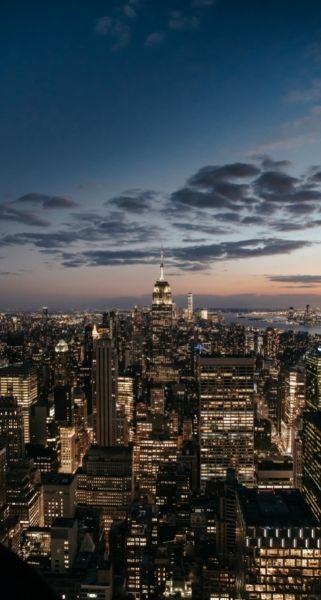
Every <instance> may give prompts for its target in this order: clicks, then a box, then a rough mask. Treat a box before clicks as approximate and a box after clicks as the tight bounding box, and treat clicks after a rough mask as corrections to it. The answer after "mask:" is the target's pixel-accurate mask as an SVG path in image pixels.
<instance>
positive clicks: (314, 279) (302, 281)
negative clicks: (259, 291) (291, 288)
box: [266, 275, 321, 287]
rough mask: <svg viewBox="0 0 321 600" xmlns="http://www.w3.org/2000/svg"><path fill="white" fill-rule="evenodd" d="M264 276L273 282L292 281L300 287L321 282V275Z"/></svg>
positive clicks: (316, 284)
mask: <svg viewBox="0 0 321 600" xmlns="http://www.w3.org/2000/svg"><path fill="white" fill-rule="evenodd" d="M266 278H267V279H269V281H273V282H274V283H292V284H295V285H297V286H300V287H302V286H304V287H312V286H313V285H315V286H319V285H320V284H321V275H266Z"/></svg>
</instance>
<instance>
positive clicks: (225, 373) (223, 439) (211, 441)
mask: <svg viewBox="0 0 321 600" xmlns="http://www.w3.org/2000/svg"><path fill="white" fill-rule="evenodd" d="M198 383H199V402H200V404H199V440H200V476H201V486H202V487H203V488H204V487H205V485H206V482H207V481H208V480H210V479H216V480H218V479H221V480H224V479H225V476H226V471H227V469H228V468H234V469H235V470H236V473H237V477H238V479H239V481H240V482H241V483H244V484H247V485H253V483H254V360H253V359H252V358H239V357H230V358H215V357H208V356H200V357H199V362H198Z"/></svg>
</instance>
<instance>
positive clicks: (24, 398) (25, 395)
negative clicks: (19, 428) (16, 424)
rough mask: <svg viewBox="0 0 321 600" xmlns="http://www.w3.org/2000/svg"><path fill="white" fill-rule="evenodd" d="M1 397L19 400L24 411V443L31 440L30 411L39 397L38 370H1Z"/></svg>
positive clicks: (18, 368) (24, 368)
mask: <svg viewBox="0 0 321 600" xmlns="http://www.w3.org/2000/svg"><path fill="white" fill-rule="evenodd" d="M0 396H11V397H13V398H16V399H17V403H18V406H20V407H21V409H22V419H23V437H24V443H25V444H27V443H29V442H30V441H31V440H30V411H31V406H32V405H33V404H34V402H36V400H37V397H38V383H37V370H36V369H35V368H34V367H30V366H28V365H21V366H20V365H19V366H9V367H3V368H2V369H0Z"/></svg>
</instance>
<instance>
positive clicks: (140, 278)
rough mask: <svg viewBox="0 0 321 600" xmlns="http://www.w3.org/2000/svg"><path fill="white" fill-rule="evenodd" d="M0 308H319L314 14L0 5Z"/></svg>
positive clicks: (137, 2)
mask: <svg viewBox="0 0 321 600" xmlns="http://www.w3.org/2000/svg"><path fill="white" fill-rule="evenodd" d="M0 76H1V92H0V139H1V144H0V173H1V178H0V310H7V309H12V310H15V309H21V308H26V309H27V308H28V309H29V308H37V307H41V306H42V305H48V306H49V307H55V308H59V307H62V308H70V309H72V308H78V307H81V308H90V307H92V308H96V307H107V308H108V307H111V306H122V307H124V306H130V305H133V304H137V303H149V302H150V296H151V292H152V289H153V285H154V282H155V279H156V278H157V277H158V275H159V255H160V250H161V248H162V247H163V248H164V252H165V272H166V276H167V279H168V280H169V282H170V284H171V287H172V291H173V295H174V298H176V299H177V300H178V302H179V303H184V302H185V296H186V294H187V293H188V292H189V291H192V292H193V293H194V295H195V298H196V300H195V303H196V304H197V303H198V301H199V302H202V303H203V305H204V304H207V305H217V306H223V307H224V306H231V307H233V306H243V307H246V306H249V307H255V306H260V307H262V306H266V307H274V306H275V307H279V306H284V307H286V306H288V305H290V304H294V305H296V306H303V305H304V304H305V303H306V302H310V303H311V304H312V305H313V306H321V269H320V233H321V4H320V1H319V0H315V1H314V0H305V1H301V0H282V2H280V1H279V0H270V1H269V2H265V1H264V0H263V1H262V2H261V1H256V2H255V1H254V0H184V1H182V0H124V1H120V0H118V1H114V0H90V1H89V0H68V2H66V1H65V0H55V1H51V0H47V1H46V2H43V0H30V1H29V2H25V0H10V1H9V0H6V1H4V2H2V3H1V6H0Z"/></svg>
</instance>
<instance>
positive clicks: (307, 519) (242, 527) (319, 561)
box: [237, 487, 321, 600]
mask: <svg viewBox="0 0 321 600" xmlns="http://www.w3.org/2000/svg"><path fill="white" fill-rule="evenodd" d="M238 500H239V501H238V507H239V510H238V512H239V515H238V536H239V538H240V540H242V544H241V551H242V554H243V565H244V579H243V582H244V583H243V586H244V588H243V590H242V592H243V594H242V595H241V596H237V597H242V598H247V599H248V600H267V599H269V600H290V599H291V600H292V599H293V600H303V599H306V600H308V599H312V598H313V599H315V600H316V599H317V598H320V593H321V584H320V569H321V528H320V525H319V524H318V523H317V522H316V520H315V518H314V517H313V515H312V513H311V512H310V510H309V507H308V506H307V505H306V503H305V502H304V499H303V496H302V494H301V493H300V492H299V491H297V490H282V491H281V490H277V491H276V490H271V491H269V492H267V491H266V490H264V491H258V490H256V489H255V490H254V489H252V490H249V489H246V488H244V487H243V488H242V489H240V490H239V493H238Z"/></svg>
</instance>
